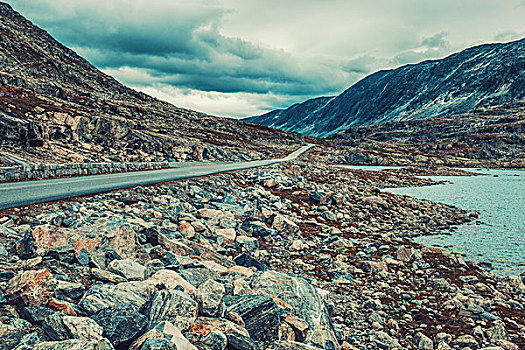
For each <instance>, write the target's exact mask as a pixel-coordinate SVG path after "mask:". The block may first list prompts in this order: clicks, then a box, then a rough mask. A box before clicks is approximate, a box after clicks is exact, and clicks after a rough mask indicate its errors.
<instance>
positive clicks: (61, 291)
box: [55, 281, 85, 301]
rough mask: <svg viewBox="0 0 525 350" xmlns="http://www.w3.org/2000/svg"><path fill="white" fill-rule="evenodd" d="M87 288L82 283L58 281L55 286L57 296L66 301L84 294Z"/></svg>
mask: <svg viewBox="0 0 525 350" xmlns="http://www.w3.org/2000/svg"><path fill="white" fill-rule="evenodd" d="M84 292H85V288H84V285H83V284H82V283H72V282H65V281H58V284H57V286H56V288H55V297H57V298H58V299H62V300H66V301H75V300H77V299H79V298H81V297H82V295H84Z"/></svg>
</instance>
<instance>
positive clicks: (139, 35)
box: [13, 0, 346, 95]
mask: <svg viewBox="0 0 525 350" xmlns="http://www.w3.org/2000/svg"><path fill="white" fill-rule="evenodd" d="M35 1H36V0H35ZM37 2H38V4H39V6H38V7H31V6H29V3H28V2H27V1H25V0H24V1H13V3H14V4H15V5H16V7H18V8H20V9H21V10H22V12H23V13H28V14H29V16H36V19H37V20H38V23H39V24H41V25H43V26H44V27H45V28H47V29H49V30H50V31H51V32H52V34H54V35H55V36H56V37H57V38H58V39H59V40H61V41H62V42H64V43H66V44H67V45H69V46H72V47H73V48H74V49H76V50H77V51H78V52H79V53H81V54H83V55H84V56H86V57H87V58H88V59H89V60H90V61H91V62H92V63H93V64H95V65H96V66H97V67H99V68H102V69H107V68H118V67H122V66H128V67H132V68H140V69H145V70H146V71H147V72H148V74H149V75H150V76H152V77H154V78H155V80H156V81H157V82H161V83H165V84H173V85H175V86H178V87H184V88H191V89H196V90H203V91H218V92H224V93H232V92H249V93H268V92H270V91H271V92H274V93H279V94H291V95H297V94H301V95H304V94H319V93H324V92H326V91H338V90H341V89H343V88H344V87H345V85H346V81H345V79H340V80H337V79H336V80H334V76H335V77H336V78H337V74H334V72H333V71H332V69H330V68H329V67H322V66H321V67H319V66H317V67H315V69H303V68H302V67H300V65H299V64H298V62H297V61H296V60H295V59H294V58H293V57H292V56H291V55H290V54H288V53H286V52H285V51H284V50H278V49H271V48H263V47H261V46H259V45H255V44H253V43H250V42H248V41H246V40H242V39H240V38H235V37H228V36H225V35H223V34H221V33H220V21H221V19H222V17H223V15H224V13H225V12H226V11H225V10H224V9H222V8H219V7H213V6H209V5H205V4H204V2H198V1H196V2H195V3H194V4H193V6H191V7H190V8H189V9H188V8H187V7H186V6H180V7H179V6H178V5H177V2H175V4H171V5H166V6H167V8H166V9H164V11H161V12H159V13H156V12H152V11H151V10H149V11H148V10H146V11H145V12H143V10H145V9H146V8H147V7H149V6H150V5H149V4H148V3H147V2H141V1H138V2H137V4H138V5H136V6H135V7H134V8H123V9H122V10H121V11H120V13H119V16H117V17H115V16H114V13H115V11H114V10H115V8H114V6H112V5H107V4H106V5H102V2H100V1H95V3H94V4H93V6H91V7H89V6H86V5H82V6H81V5H75V4H71V3H69V4H68V5H64V6H65V7H66V8H68V9H70V10H71V11H73V13H71V12H68V11H64V14H63V16H59V17H58V18H50V17H47V16H40V17H39V14H36V13H35V14H33V13H31V10H32V9H34V8H38V10H39V11H38V12H39V13H40V14H41V13H50V12H53V11H60V9H57V7H56V3H52V2H49V1H47V2H46V1H37ZM59 2H60V1H59ZM115 3H117V4H118V3H120V5H121V6H125V5H126V4H129V2H126V1H116V2H115ZM211 3H212V4H213V2H211ZM46 4H47V5H48V7H47V8H46ZM78 4H80V3H78ZM185 4H187V3H185ZM97 5H99V6H97ZM108 6H109V7H110V8H109V9H108ZM195 9H198V11H196V10H195ZM108 10H111V11H108ZM167 12H170V13H169V14H166V13H167ZM71 14H73V16H70V15H71ZM78 14H81V16H78ZM323 74H328V76H324V75H323ZM144 78H145V79H146V78H147V77H146V76H145V77H144ZM143 83H146V82H143Z"/></svg>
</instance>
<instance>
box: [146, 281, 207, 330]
mask: <svg viewBox="0 0 525 350" xmlns="http://www.w3.org/2000/svg"><path fill="white" fill-rule="evenodd" d="M197 312H198V305H197V303H196V302H195V301H194V300H193V299H192V298H191V297H190V296H189V295H188V294H186V293H185V292H181V291H178V290H168V289H162V290H159V291H157V292H156V293H155V294H154V295H153V297H152V298H150V299H149V300H148V302H147V303H146V304H145V305H144V307H143V310H142V313H143V314H144V315H146V317H147V318H148V320H149V321H148V327H150V326H151V325H153V324H154V323H155V322H160V321H168V322H170V323H171V324H173V325H174V326H175V327H177V328H178V329H180V330H182V331H185V330H187V329H188V328H190V326H191V325H192V324H193V322H195V320H196V319H197Z"/></svg>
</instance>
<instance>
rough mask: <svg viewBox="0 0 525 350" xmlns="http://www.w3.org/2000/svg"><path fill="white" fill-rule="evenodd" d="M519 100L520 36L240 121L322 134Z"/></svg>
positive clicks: (523, 64)
mask: <svg viewBox="0 0 525 350" xmlns="http://www.w3.org/2000/svg"><path fill="white" fill-rule="evenodd" d="M523 99H525V39H521V40H518V41H514V42H509V43H504V44H485V45H480V46H475V47H471V48H468V49H466V50H463V51H461V52H459V53H455V54H452V55H450V56H448V57H446V58H443V59H440V60H429V61H424V62H421V63H418V64H412V65H406V66H403V67H400V68H397V69H394V70H382V71H378V72H376V73H373V74H371V75H369V76H367V77H365V78H364V79H362V80H360V81H359V82H357V83H355V84H354V85H352V86H351V87H350V88H348V89H347V90H346V91H344V92H343V93H342V94H340V95H339V96H336V97H334V98H329V99H328V98H321V101H322V102H323V103H324V105H322V106H320V103H318V102H320V101H316V100H319V99H312V100H308V101H305V102H303V103H300V104H296V105H293V106H292V107H290V108H288V109H285V110H276V111H271V112H269V113H266V114H263V115H260V116H254V117H249V118H246V119H245V120H246V121H250V122H254V123H259V124H262V125H266V126H271V127H276V128H282V129H285V130H289V131H295V132H300V133H303V134H306V135H311V136H320V137H324V136H329V135H331V134H334V133H336V132H338V131H340V130H344V129H347V128H350V127H356V126H366V125H372V124H375V123H380V122H388V121H401V120H411V119H419V118H429V117H441V116H446V115H453V114H460V113H465V112H468V111H469V110H472V109H473V108H477V107H487V106H493V105H500V104H503V103H507V102H513V101H519V100H523ZM312 105H315V106H318V107H320V108H312Z"/></svg>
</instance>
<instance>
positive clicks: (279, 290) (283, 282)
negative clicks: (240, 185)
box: [250, 271, 339, 349]
mask: <svg viewBox="0 0 525 350" xmlns="http://www.w3.org/2000/svg"><path fill="white" fill-rule="evenodd" d="M250 285H251V287H252V289H253V290H255V291H262V292H265V293H268V294H269V295H274V296H275V297H277V298H279V299H280V300H282V301H284V302H285V303H287V304H289V305H290V306H291V308H292V312H293V315H294V316H296V317H299V318H300V319H302V320H304V321H305V322H306V323H308V326H309V331H308V334H307V336H306V339H305V342H306V343H311V344H313V345H315V346H319V347H321V348H324V349H339V343H338V341H337V338H336V335H335V331H334V329H333V326H332V321H331V318H330V315H329V313H328V309H327V307H326V305H325V302H324V300H323V298H322V297H321V295H320V294H319V292H318V291H317V289H316V288H314V287H313V286H312V285H311V284H310V283H308V282H307V281H306V280H304V279H302V278H297V277H291V276H288V275H286V274H283V273H278V272H273V271H265V272H263V273H258V274H256V275H254V276H253V277H252V280H251V283H250Z"/></svg>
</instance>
